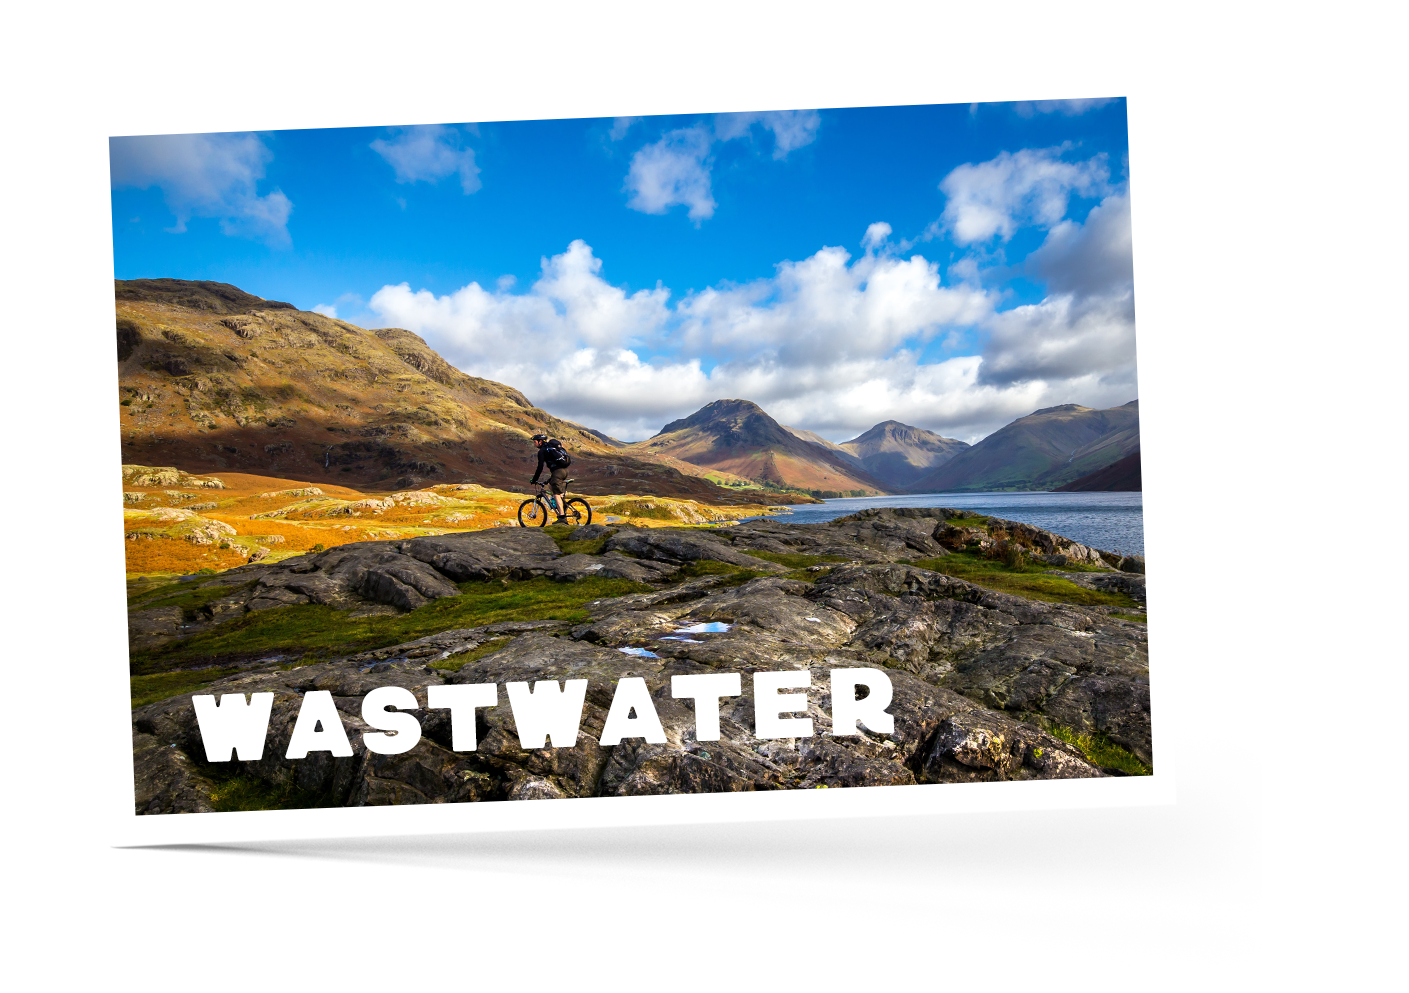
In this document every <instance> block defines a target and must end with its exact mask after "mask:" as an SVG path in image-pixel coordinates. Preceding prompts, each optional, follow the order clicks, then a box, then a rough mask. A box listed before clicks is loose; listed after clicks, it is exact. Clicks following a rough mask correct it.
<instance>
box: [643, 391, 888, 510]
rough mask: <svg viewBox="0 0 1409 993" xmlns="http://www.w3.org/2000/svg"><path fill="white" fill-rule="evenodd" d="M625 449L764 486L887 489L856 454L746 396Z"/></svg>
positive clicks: (821, 490) (672, 424) (700, 412)
mask: <svg viewBox="0 0 1409 993" xmlns="http://www.w3.org/2000/svg"><path fill="white" fill-rule="evenodd" d="M623 451H627V452H636V453H641V454H646V453H652V454H658V455H665V456H670V457H671V458H675V459H680V460H681V461H683V462H689V463H692V464H694V465H697V466H700V467H703V468H706V469H710V470H715V471H719V472H728V473H733V474H734V475H736V476H742V477H744V478H745V479H749V480H753V481H754V482H757V483H761V484H763V485H765V486H777V487H788V488H792V489H800V490H808V491H817V492H819V493H827V492H830V493H847V492H852V491H861V492H863V493H865V494H867V495H869V494H877V493H886V492H888V491H889V487H887V486H886V485H885V484H884V483H882V482H881V481H880V480H878V479H876V478H875V477H873V476H871V475H869V474H868V473H866V472H865V471H864V470H863V469H861V468H858V467H857V466H856V465H855V463H854V457H852V456H849V455H847V454H845V453H838V452H834V451H832V450H831V449H830V448H828V447H827V445H826V444H825V443H817V442H813V441H809V440H807V439H806V438H802V437H799V436H798V434H796V433H795V432H793V431H790V430H788V429H787V428H785V427H783V425H781V424H779V423H778V422H777V421H775V420H774V419H773V418H771V417H769V416H768V414H767V413H766V412H765V411H764V410H763V409H762V408H761V407H759V406H758V405H757V404H755V403H751V402H750V401H748V400H716V401H714V402H713V403H710V404H707V405H705V406H704V407H701V408H700V409H699V410H697V411H695V413H693V414H691V415H690V416H689V417H684V418H681V419H680V420H678V421H671V422H670V423H669V424H667V425H666V426H665V427H663V428H661V430H660V433H659V434H657V435H656V436H655V437H654V438H651V439H649V440H648V441H639V442H637V443H636V444H634V445H629V446H627V448H625V449H623ZM857 495H861V493H857Z"/></svg>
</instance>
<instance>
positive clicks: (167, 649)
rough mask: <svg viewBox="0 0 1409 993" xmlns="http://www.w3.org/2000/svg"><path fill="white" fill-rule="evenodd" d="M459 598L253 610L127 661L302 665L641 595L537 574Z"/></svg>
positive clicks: (475, 586)
mask: <svg viewBox="0 0 1409 993" xmlns="http://www.w3.org/2000/svg"><path fill="white" fill-rule="evenodd" d="M459 588H460V593H461V595H460V596H454V597H445V598H443V599H440V600H434V601H432V602H431V603H428V604H426V605H425V606H423V607H418V608H417V609H415V610H413V611H411V612H410V613H406V614H398V615H389V616H388V615H377V616H370V617H350V616H348V614H347V613H345V612H343V611H340V610H335V609H334V608H332V607H326V606H322V605H319V604H304V605H300V606H294V607H276V608H274V609H272V610H259V611H255V612H253V613H250V614H246V615H245V616H243V617H241V618H239V619H237V620H233V621H229V622H227V623H225V624H222V625H220V627H219V628H217V629H215V630H212V631H204V632H201V633H199V634H195V635H192V636H191V637H189V638H185V639H182V640H180V641H176V642H172V643H169V644H166V645H162V646H160V647H158V648H154V649H151V650H149V651H145V652H137V653H134V654H133V656H132V672H133V674H134V675H139V676H140V675H149V674H151V673H156V672H165V671H168V670H171V669H177V668H181V667H183V666H187V665H190V664H193V663H197V664H198V663H209V662H211V661H213V660H216V659H229V660H237V659H239V660H243V659H249V658H258V657H260V656H263V655H268V654H271V653H274V652H280V653H283V654H302V655H303V656H304V659H305V661H306V662H313V661H319V660H321V659H327V658H335V657H337V656H339V655H349V654H352V653H354V652H362V651H367V650H369V649H372V648H383V647H385V646H387V645H395V644H398V643H400V642H403V641H412V640H414V639H416V638H422V637H425V636H426V635H428V634H436V633H438V632H441V631H449V630H451V629H453V628H471V627H479V626H480V625H482V624H493V623H495V622H497V621H542V620H561V621H585V620H587V617H588V615H587V612H586V611H585V610H583V609H582V606H583V605H584V604H586V603H589V602H590V601H592V600H601V599H605V598H607V597H617V596H624V595H625V594H627V593H648V592H651V590H652V588H651V587H649V586H647V585H645V584H644V583H634V582H631V581H630V580H627V579H601V578H596V577H594V578H590V579H580V580H578V581H577V582H575V583H558V582H554V581H553V580H551V579H547V578H544V577H542V576H539V577H538V578H536V579H530V580H526V581H524V582H520V583H509V582H496V581H490V582H482V583H460V584H459Z"/></svg>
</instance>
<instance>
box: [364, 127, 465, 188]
mask: <svg viewBox="0 0 1409 993" xmlns="http://www.w3.org/2000/svg"><path fill="white" fill-rule="evenodd" d="M463 140H464V139H463V136H462V135H461V134H460V132H459V131H458V130H456V129H455V128H452V127H447V126H446V125H444V124H425V125H419V126H417V127H411V128H405V129H403V130H402V131H401V132H400V133H399V134H397V135H396V137H395V138H393V139H392V140H391V141H387V140H386V139H384V138H378V139H377V140H376V141H374V142H372V144H371V148H372V150H373V151H374V152H376V153H377V154H378V155H380V156H381V157H382V158H384V159H386V161H387V162H388V163H389V164H390V165H391V167H392V169H394V170H395V171H396V181H397V182H398V183H416V182H420V181H423V180H424V181H425V182H428V183H436V182H438V181H440V180H442V179H445V178H446V177H447V176H452V175H455V174H457V173H458V174H459V176H460V188H461V189H463V190H464V191H465V193H467V194H469V193H474V192H475V191H476V190H478V189H479V188H480V180H479V166H477V165H476V164H475V151H474V149H473V148H466V147H464V144H463Z"/></svg>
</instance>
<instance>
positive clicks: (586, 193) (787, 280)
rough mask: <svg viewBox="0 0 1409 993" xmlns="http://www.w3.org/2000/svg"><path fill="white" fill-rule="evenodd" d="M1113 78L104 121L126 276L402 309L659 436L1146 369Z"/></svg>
mask: <svg viewBox="0 0 1409 993" xmlns="http://www.w3.org/2000/svg"><path fill="white" fill-rule="evenodd" d="M1125 120H1126V119H1125V105H1124V101H1123V100H1118V99H1116V100H1090V101H1060V102H1056V101H1054V102H1048V103H1042V102H1036V103H1026V104H979V105H972V106H971V105H946V106H919V107H887V108H866V109H846V110H821V111H812V110H802V111H783V112H769V113H759V114H743V115H739V114H734V115H690V116H672V117H652V118H641V119H621V118H618V119H612V118H605V119H595V120H560V121H525V122H503V123H480V124H458V125H431V126H420V127H378V128H356V129H328V130H303V131H280V132H260V133H256V134H239V135H232V134H216V135H175V136H155V137H135V138H115V139H113V141H112V146H111V148H112V163H113V193H112V197H113V231H114V259H115V269H116V273H115V274H116V276H117V278H119V279H128V278H136V277H150V276H174V277H178V278H184V279H213V280H219V281H221V282H228V283H233V284H235V285H237V286H239V287H241V288H242V289H245V290H248V291H250V292H252V293H256V294H258V295H260V296H263V297H266V298H269V299H278V300H287V301H289V302H291V303H293V304H295V305H297V306H299V307H301V308H303V309H314V308H318V309H320V310H323V311H324V312H326V313H329V314H336V316H338V317H339V318H341V319H344V320H347V321H350V322H353V323H356V324H360V325H362V326H369V327H376V326H399V327H408V328H410V329H411V330H413V331H416V332H417V333H419V334H421V335H422V336H423V337H425V338H426V340H427V341H428V342H429V343H430V344H431V345H432V346H433V347H435V348H437V349H438V350H439V351H441V352H442V354H444V355H445V356H446V357H447V358H448V359H450V360H451V361H452V362H454V363H455V364H456V365H458V366H459V367H461V368H463V369H465V370H466V371H467V372H470V373H473V374H475V375H481V376H487V377H489V378H492V379H497V380H499V381H501V382H507V383H510V384H511V385H514V386H516V387H518V388H520V389H523V390H524V391H525V393H527V395H528V396H529V397H530V399H532V400H533V401H534V402H535V403H538V404H539V405H541V406H544V407H546V408H547V409H548V410H550V411H552V412H553V413H555V414H558V415H560V416H564V417H569V418H572V419H574V420H578V421H581V422H583V423H586V424H589V425H591V426H593V427H597V428H600V429H602V430H606V431H608V432H610V433H612V434H615V435H617V436H618V437H625V438H630V439H635V438H640V437H647V436H649V435H650V434H652V433H654V432H655V431H656V430H658V429H659V427H660V425H661V424H663V423H664V422H665V421H667V420H670V419H672V418H674V417H678V416H682V415H684V414H688V413H690V412H691V411H693V410H695V409H697V408H698V407H699V406H701V405H702V404H703V403H707V402H709V401H710V400H713V399H717V398H719V397H722V396H743V397H745V398H747V399H752V400H755V401H756V402H758V403H760V404H762V405H763V406H764V407H765V408H766V409H768V410H769V411H770V412H771V413H773V414H774V416H776V417H778V418H779V419H780V420H782V421H784V422H785V423H790V424H794V425H795V426H798V427H805V428H809V429H811V430H816V431H818V432H820V433H822V434H824V435H826V436H827V437H830V438H833V439H834V440H842V439H845V438H849V437H852V436H854V435H856V434H858V433H860V432H861V431H864V430H865V429H866V428H868V427H870V426H871V424H874V423H876V422H877V421H879V420H884V419H887V418H891V417H893V418H895V419H897V420H902V421H905V422H907V423H911V424H916V425H919V426H921V427H926V428H929V429H931V430H936V431H939V432H940V433H943V434H946V435H948V436H951V437H961V438H964V439H965V440H970V441H973V440H976V439H977V438H979V437H982V436H983V435H984V434H987V433H989V432H991V431H992V430H994V429H996V428H997V427H999V426H1001V425H1002V424H1004V423H1007V422H1008V421H1010V420H1012V419H1013V418H1014V417H1017V416H1021V415H1022V414H1025V413H1029V412H1030V411H1031V410H1033V409H1036V407H1038V406H1046V405H1050V404H1052V403H1064V402H1077V403H1085V404H1088V405H1092V406H1106V405H1110V404H1113V403H1123V402H1125V401H1127V400H1130V399H1132V398H1134V397H1135V396H1136V389H1135V368H1134V309H1133V289H1132V287H1131V281H1132V277H1131V271H1132V267H1131V260H1130V236H1129V176H1128V157H1127V154H1126V147H1127V143H1126V142H1127V140H1126V123H1125Z"/></svg>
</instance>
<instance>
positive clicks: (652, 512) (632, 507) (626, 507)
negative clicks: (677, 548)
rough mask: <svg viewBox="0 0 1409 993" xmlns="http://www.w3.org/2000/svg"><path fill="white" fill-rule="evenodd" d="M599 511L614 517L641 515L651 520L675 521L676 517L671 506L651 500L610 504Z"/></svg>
mask: <svg viewBox="0 0 1409 993" xmlns="http://www.w3.org/2000/svg"><path fill="white" fill-rule="evenodd" d="M598 513H601V514H611V515H612V516H614V517H641V518H645V519H646V520H650V521H673V520H675V519H676V517H675V515H674V514H672V513H671V512H670V508H668V507H666V506H663V505H661V504H658V503H653V502H652V501H649V500H646V501H641V502H633V503H627V502H626V501H622V502H620V503H613V504H608V505H607V506H605V507H603V508H601V510H600V511H598Z"/></svg>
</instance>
